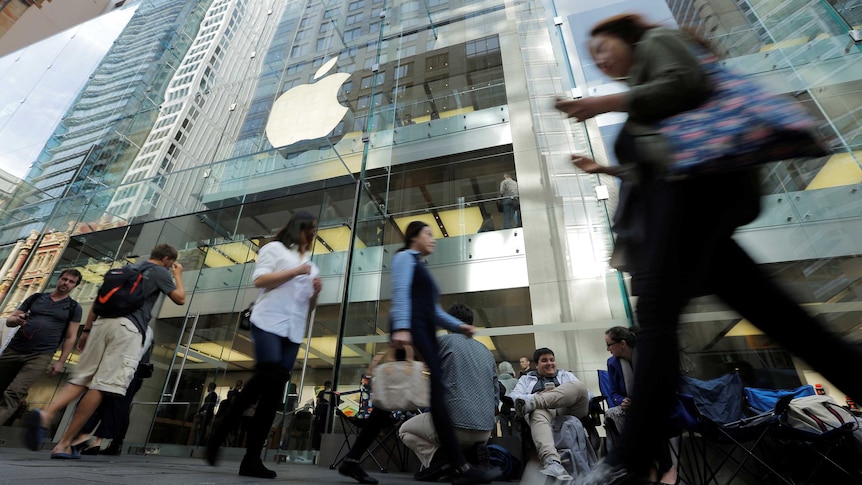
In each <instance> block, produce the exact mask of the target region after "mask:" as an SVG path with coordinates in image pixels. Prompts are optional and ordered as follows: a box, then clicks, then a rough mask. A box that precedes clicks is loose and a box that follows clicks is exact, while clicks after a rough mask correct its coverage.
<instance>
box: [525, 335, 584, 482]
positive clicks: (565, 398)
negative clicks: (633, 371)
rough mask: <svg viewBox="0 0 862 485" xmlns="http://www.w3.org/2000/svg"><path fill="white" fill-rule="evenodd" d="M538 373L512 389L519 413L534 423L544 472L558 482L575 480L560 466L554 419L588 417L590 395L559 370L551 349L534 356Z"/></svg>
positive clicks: (534, 436)
mask: <svg viewBox="0 0 862 485" xmlns="http://www.w3.org/2000/svg"><path fill="white" fill-rule="evenodd" d="M533 362H535V363H536V370H533V371H530V372H528V373H527V374H526V375H524V376H522V377H521V378H520V379H518V384H517V385H516V386H515V389H513V390H512V393H511V396H512V399H514V400H515V413H516V414H517V415H518V416H522V417H524V419H525V420H526V421H527V422H528V423H529V424H530V432H531V433H532V435H533V444H534V445H535V446H536V452H537V453H538V455H539V461H540V462H541V463H542V464H543V467H542V470H541V471H542V473H544V474H545V475H549V476H552V477H554V478H557V479H558V480H571V478H572V477H571V476H570V475H569V474H568V473H567V472H566V469H565V468H563V465H562V464H561V463H560V454H559V453H558V452H557V449H556V448H555V447H554V435H553V432H552V430H551V420H552V419H553V418H554V416H561V415H571V416H575V417H578V418H583V417H585V416H587V414H588V413H589V410H590V397H591V396H590V392H589V390H587V386H586V385H584V383H583V382H581V381H579V380H578V378H577V377H575V375H574V374H572V373H571V372H568V371H564V370H558V369H557V362H556V358H555V357H554V351H552V350H551V349H548V348H541V349H538V350H536V352H535V354H533Z"/></svg>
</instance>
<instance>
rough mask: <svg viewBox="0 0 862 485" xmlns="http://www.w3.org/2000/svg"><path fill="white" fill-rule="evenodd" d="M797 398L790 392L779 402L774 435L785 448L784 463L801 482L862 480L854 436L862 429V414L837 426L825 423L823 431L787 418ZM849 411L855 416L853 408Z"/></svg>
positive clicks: (785, 467)
mask: <svg viewBox="0 0 862 485" xmlns="http://www.w3.org/2000/svg"><path fill="white" fill-rule="evenodd" d="M823 397H825V396H823ZM795 399H797V397H796V396H794V395H792V394H788V395H786V396H783V397H781V398H779V399H778V401H777V403H776V405H775V414H776V416H777V418H778V419H777V422H778V426H777V428H776V430H775V432H774V433H772V438H773V439H774V440H776V446H777V447H778V448H780V449H781V455H780V459H781V461H780V466H781V467H782V468H783V469H785V470H787V471H788V472H789V473H790V474H791V476H793V477H795V478H797V481H796V483H797V484H820V483H862V465H860V462H862V456H860V451H859V450H858V449H857V448H856V444H855V443H854V436H853V433H854V432H856V431H857V430H858V429H859V426H860V422H859V418H858V417H855V419H854V420H853V421H848V422H846V424H844V425H841V426H836V427H829V425H827V424H825V423H824V428H825V430H824V431H822V432H813V431H808V430H803V429H799V428H796V427H794V426H791V425H790V424H788V420H787V415H788V413H789V405H790V403H791V401H793V400H795ZM833 402H834V401H833ZM836 406H837V404H836ZM847 414H848V415H851V416H852V413H851V412H850V411H849V410H847Z"/></svg>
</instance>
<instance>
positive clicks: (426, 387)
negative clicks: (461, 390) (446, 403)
mask: <svg viewBox="0 0 862 485" xmlns="http://www.w3.org/2000/svg"><path fill="white" fill-rule="evenodd" d="M404 349H405V351H406V352H407V358H406V360H395V348H394V347H393V348H391V349H389V351H387V352H386V353H385V354H383V355H382V356H381V357H383V358H384V359H383V360H384V361H383V362H380V363H377V362H378V361H379V360H380V359H375V362H372V364H371V367H372V368H371V369H369V373H370V374H371V375H372V380H371V384H372V386H373V387H372V399H373V400H374V407H376V408H380V409H383V410H386V411H415V410H416V409H420V408H427V407H428V406H430V405H431V392H430V382H429V380H428V370H427V369H426V368H425V363H423V362H419V361H416V360H414V359H413V347H411V346H406V347H405V348H404Z"/></svg>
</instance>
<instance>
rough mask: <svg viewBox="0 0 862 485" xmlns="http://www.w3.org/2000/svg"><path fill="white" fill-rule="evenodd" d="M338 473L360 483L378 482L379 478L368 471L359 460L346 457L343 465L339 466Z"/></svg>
mask: <svg viewBox="0 0 862 485" xmlns="http://www.w3.org/2000/svg"><path fill="white" fill-rule="evenodd" d="M338 473H340V474H342V475H344V476H346V477H350V478H352V479H354V480H356V481H357V482H359V483H367V484H369V485H374V484H375V483H377V479H376V478H374V477H372V476H371V475H369V474H368V473H366V472H365V469H364V468H362V465H360V464H359V461H358V460H355V459H353V458H345V459H344V461H342V462H341V466H340V467H338Z"/></svg>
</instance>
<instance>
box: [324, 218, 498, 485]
mask: <svg viewBox="0 0 862 485" xmlns="http://www.w3.org/2000/svg"><path fill="white" fill-rule="evenodd" d="M433 252H434V235H433V233H432V232H431V227H430V226H428V225H427V224H425V223H424V222H420V221H413V222H411V223H410V224H409V225H408V226H407V230H406V231H405V234H404V247H403V248H401V249H400V250H399V251H398V253H396V254H395V256H394V257H393V258H392V308H391V310H390V313H389V321H390V323H391V325H392V328H391V331H392V333H391V335H390V344H391V345H392V346H393V347H395V348H396V349H401V348H404V347H405V346H413V348H414V349H415V350H416V351H417V352H418V353H419V354H420V355H421V356H422V357H423V358H424V359H425V363H426V364H427V366H428V370H429V372H430V376H429V379H430V381H431V416H432V417H433V419H434V429H435V430H436V432H437V436H438V437H439V438H440V443H441V444H442V446H441V448H442V449H443V450H445V451H446V452H447V453H448V454H449V457H448V458H449V463H450V465H451V467H452V470H454V471H453V477H452V483H453V484H464V485H466V484H472V483H491V478H492V477H490V476H488V474H487V473H486V472H485V471H484V470H480V469H478V468H474V467H471V466H470V465H469V464H468V463H467V461H466V460H465V459H464V456H463V454H462V453H461V447H460V445H459V444H458V440H457V438H456V437H455V431H454V427H453V426H452V420H451V418H450V417H449V412H448V410H447V408H446V388H445V387H444V385H443V379H442V376H441V375H440V362H439V358H438V353H437V336H436V330H437V326H438V325H439V326H441V327H444V328H446V329H447V330H449V331H451V332H454V333H461V334H464V335H467V336H473V333H474V332H475V331H476V328H475V327H474V326H472V325H467V324H465V323H463V322H461V321H460V320H458V319H456V318H455V317H453V316H451V315H449V314H448V313H446V312H445V311H443V308H442V307H441V306H440V303H439V296H440V292H439V290H438V289H437V284H436V283H435V282H434V279H433V278H432V277H431V273H430V272H428V269H427V268H425V263H424V262H422V261H421V260H420V258H421V257H423V256H428V255H429V254H431V253H433ZM371 385H372V399H373V386H374V382H372V383H371ZM390 416H391V413H390V412H389V411H384V410H382V409H380V408H379V407H375V408H374V409H373V411H372V413H371V416H370V417H369V418H368V419H369V422H368V423H367V425H366V426H365V428H364V429H363V430H362V433H360V434H359V437H357V439H356V443H354V445H353V447H352V448H351V449H350V452H348V453H347V455H346V456H345V458H344V461H343V462H342V464H341V466H340V467H338V473H340V474H342V475H346V476H349V477H352V478H354V479H355V480H356V481H357V482H359V483H367V484H375V483H377V479H375V478H373V477H371V476H370V475H368V473H366V472H365V470H364V469H363V468H362V465H361V462H360V461H361V459H362V455H364V454H365V452H366V451H367V450H368V447H369V446H371V443H372V442H373V441H374V438H376V437H377V435H378V434H379V433H380V431H381V430H383V428H385V427H386V425H387V424H388V423H389V420H390Z"/></svg>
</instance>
